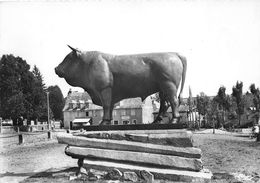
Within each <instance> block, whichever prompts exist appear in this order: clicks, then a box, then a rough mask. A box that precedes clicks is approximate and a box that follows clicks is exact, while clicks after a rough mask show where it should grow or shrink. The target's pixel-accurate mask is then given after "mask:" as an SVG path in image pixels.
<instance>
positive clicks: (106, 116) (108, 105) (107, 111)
mask: <svg viewBox="0 0 260 183" xmlns="http://www.w3.org/2000/svg"><path fill="white" fill-rule="evenodd" d="M100 97H101V101H102V105H103V112H104V113H103V120H102V122H101V123H100V125H110V124H111V120H112V112H113V107H114V105H113V104H112V89H111V88H106V89H104V90H102V92H101V96H100Z"/></svg>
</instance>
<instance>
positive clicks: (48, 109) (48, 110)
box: [46, 92, 50, 130]
mask: <svg viewBox="0 0 260 183" xmlns="http://www.w3.org/2000/svg"><path fill="white" fill-rule="evenodd" d="M46 93H47V112H48V119H47V121H48V129H49V130H50V108H49V92H46Z"/></svg>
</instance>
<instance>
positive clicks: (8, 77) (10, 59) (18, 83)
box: [0, 55, 33, 124]
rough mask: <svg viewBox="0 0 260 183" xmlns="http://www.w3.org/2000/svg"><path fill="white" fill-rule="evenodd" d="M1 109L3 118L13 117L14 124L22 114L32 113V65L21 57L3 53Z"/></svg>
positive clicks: (1, 65) (1, 63)
mask: <svg viewBox="0 0 260 183" xmlns="http://www.w3.org/2000/svg"><path fill="white" fill-rule="evenodd" d="M0 81H1V82H0V103H1V107H0V111H1V115H2V117H3V118H12V119H13V121H14V124H15V123H16V121H17V120H16V119H17V118H18V117H20V116H24V117H27V118H28V117H29V116H30V115H31V113H32V110H33V109H32V105H31V103H30V100H31V95H30V94H31V91H32V84H33V74H32V73H31V72H30V66H29V65H28V64H27V63H26V61H25V60H23V59H22V58H20V57H14V56H13V55H3V56H2V58H1V61H0Z"/></svg>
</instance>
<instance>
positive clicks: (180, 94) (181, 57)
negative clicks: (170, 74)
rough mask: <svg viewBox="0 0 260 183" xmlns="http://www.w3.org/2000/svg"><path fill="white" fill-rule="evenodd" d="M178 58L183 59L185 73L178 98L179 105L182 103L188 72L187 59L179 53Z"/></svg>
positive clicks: (183, 72)
mask: <svg viewBox="0 0 260 183" xmlns="http://www.w3.org/2000/svg"><path fill="white" fill-rule="evenodd" d="M177 55H178V57H179V58H180V59H181V61H182V65H183V71H182V79H181V80H182V81H181V89H180V93H179V96H178V99H179V105H180V104H181V103H182V91H183V87H184V83H185V78H186V71H187V59H186V58H185V57H184V56H182V55H180V54H179V53H178V54H177Z"/></svg>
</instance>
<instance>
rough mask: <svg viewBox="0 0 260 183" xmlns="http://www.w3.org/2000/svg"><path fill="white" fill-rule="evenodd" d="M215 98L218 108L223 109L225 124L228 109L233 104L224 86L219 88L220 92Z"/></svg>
mask: <svg viewBox="0 0 260 183" xmlns="http://www.w3.org/2000/svg"><path fill="white" fill-rule="evenodd" d="M214 100H215V101H216V102H217V104H218V110H220V111H221V113H222V120H223V124H225V116H226V111H228V110H229V108H230V105H231V104H230V102H229V100H228V96H227V95H226V88H225V87H224V86H221V87H220V88H219V90H218V94H217V96H216V97H214Z"/></svg>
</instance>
